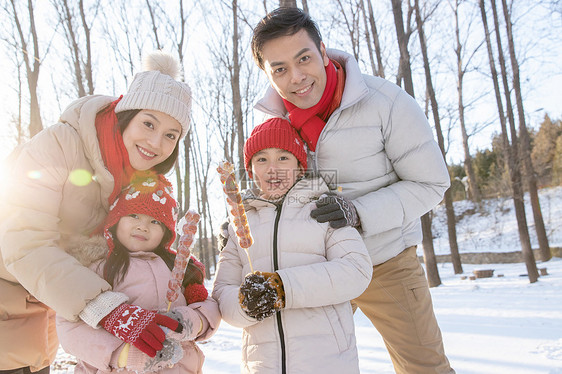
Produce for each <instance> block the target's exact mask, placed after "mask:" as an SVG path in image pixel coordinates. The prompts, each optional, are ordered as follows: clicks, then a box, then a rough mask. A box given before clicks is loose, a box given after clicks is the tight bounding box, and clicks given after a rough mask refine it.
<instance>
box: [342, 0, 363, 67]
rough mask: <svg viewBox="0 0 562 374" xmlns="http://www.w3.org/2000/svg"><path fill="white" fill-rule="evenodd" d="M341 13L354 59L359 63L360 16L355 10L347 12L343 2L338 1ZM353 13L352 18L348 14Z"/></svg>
mask: <svg viewBox="0 0 562 374" xmlns="http://www.w3.org/2000/svg"><path fill="white" fill-rule="evenodd" d="M337 2H338V6H339V8H340V12H341V18H342V19H343V21H344V24H345V27H346V29H347V34H348V35H349V41H350V42H351V43H350V44H351V49H352V50H353V57H354V58H355V60H357V61H359V15H358V14H357V12H356V11H354V10H353V9H349V11H346V9H345V8H344V6H343V4H342V2H341V0H337ZM349 13H351V17H348V14H349Z"/></svg>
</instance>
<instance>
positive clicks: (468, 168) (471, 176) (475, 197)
mask: <svg viewBox="0 0 562 374" xmlns="http://www.w3.org/2000/svg"><path fill="white" fill-rule="evenodd" d="M459 4H460V0H455V3H454V7H453V14H454V16H455V42H456V47H455V55H456V56H457V94H458V108H459V123H460V128H461V135H462V148H463V151H464V171H465V173H466V175H467V176H468V195H469V198H470V199H471V200H472V201H474V202H476V203H480V201H481V200H482V193H481V192H480V187H479V186H478V183H477V181H476V173H475V172H474V167H473V166H472V156H471V155H470V148H469V145H468V133H467V131H466V123H465V118H464V102H463V94H464V93H463V83H464V74H465V69H464V67H463V53H462V51H463V45H462V43H461V40H460V29H459Z"/></svg>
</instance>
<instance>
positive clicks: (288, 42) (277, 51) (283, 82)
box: [261, 29, 330, 109]
mask: <svg viewBox="0 0 562 374" xmlns="http://www.w3.org/2000/svg"><path fill="white" fill-rule="evenodd" d="M261 52H262V57H263V61H264V71H265V73H266V74H267V77H268V79H269V82H270V83H271V86H272V87H273V88H274V89H275V90H276V91H277V93H278V94H279V96H281V97H282V98H284V99H285V100H287V101H289V102H291V103H292V104H294V105H296V106H297V107H299V108H301V109H308V108H310V107H312V106H314V105H316V104H318V102H319V101H320V99H321V98H322V94H323V93H324V89H325V88H326V66H328V63H329V62H330V60H329V59H328V56H327V55H326V48H325V47H324V44H323V43H322V45H321V48H320V51H319V50H318V48H317V47H316V45H315V44H314V41H313V40H312V39H311V38H310V36H309V35H308V33H307V32H306V30H304V29H303V30H300V31H299V32H297V33H296V34H294V35H290V36H281V37H279V38H276V39H273V40H270V41H268V42H266V43H265V44H264V45H263V48H262V51H261Z"/></svg>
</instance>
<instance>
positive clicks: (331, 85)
mask: <svg viewBox="0 0 562 374" xmlns="http://www.w3.org/2000/svg"><path fill="white" fill-rule="evenodd" d="M330 61H331V62H332V63H331V64H328V66H326V88H325V89H324V93H323V94H322V97H321V98H320V101H319V102H318V103H317V104H316V105H314V106H312V107H310V108H308V109H301V108H298V107H296V106H295V105H294V104H293V103H291V102H289V101H287V100H285V99H283V102H284V103H285V108H286V109H287V111H288V112H289V119H290V120H291V125H292V126H293V127H294V128H295V129H296V130H297V131H298V133H299V134H300V136H302V138H303V139H304V141H305V142H306V144H307V145H308V148H310V149H311V150H312V151H315V150H316V143H317V142H318V138H319V137H320V133H321V132H322V129H324V126H325V125H326V121H327V120H328V118H330V116H331V115H332V113H333V112H334V110H336V108H337V107H339V106H340V104H341V98H342V96H343V88H344V86H345V72H344V70H343V68H342V66H341V65H340V64H339V63H338V62H337V61H333V60H330ZM336 68H337V70H336Z"/></svg>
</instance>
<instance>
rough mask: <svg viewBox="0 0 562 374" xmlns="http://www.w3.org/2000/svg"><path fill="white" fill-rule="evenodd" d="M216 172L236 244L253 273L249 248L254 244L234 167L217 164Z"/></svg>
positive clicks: (228, 164)
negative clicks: (236, 240)
mask: <svg viewBox="0 0 562 374" xmlns="http://www.w3.org/2000/svg"><path fill="white" fill-rule="evenodd" d="M217 171H218V172H219V174H220V179H221V183H222V188H223V191H224V194H225V195H226V202H227V203H228V205H229V206H230V210H229V212H230V215H231V217H232V223H233V224H234V227H235V228H236V237H237V238H238V244H239V245H240V247H242V248H244V251H245V252H246V256H248V262H249V264H250V270H251V271H252V273H253V272H254V267H253V266H252V260H251V258H250V251H249V248H250V247H251V246H252V244H253V243H254V239H253V238H252V233H251V232H250V226H249V225H248V219H247V218H246V211H245V210H244V205H243V204H242V196H241V195H240V189H239V188H238V183H236V177H235V176H234V166H233V165H232V164H231V163H230V162H228V161H223V162H221V163H220V164H219V166H218V168H217Z"/></svg>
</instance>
